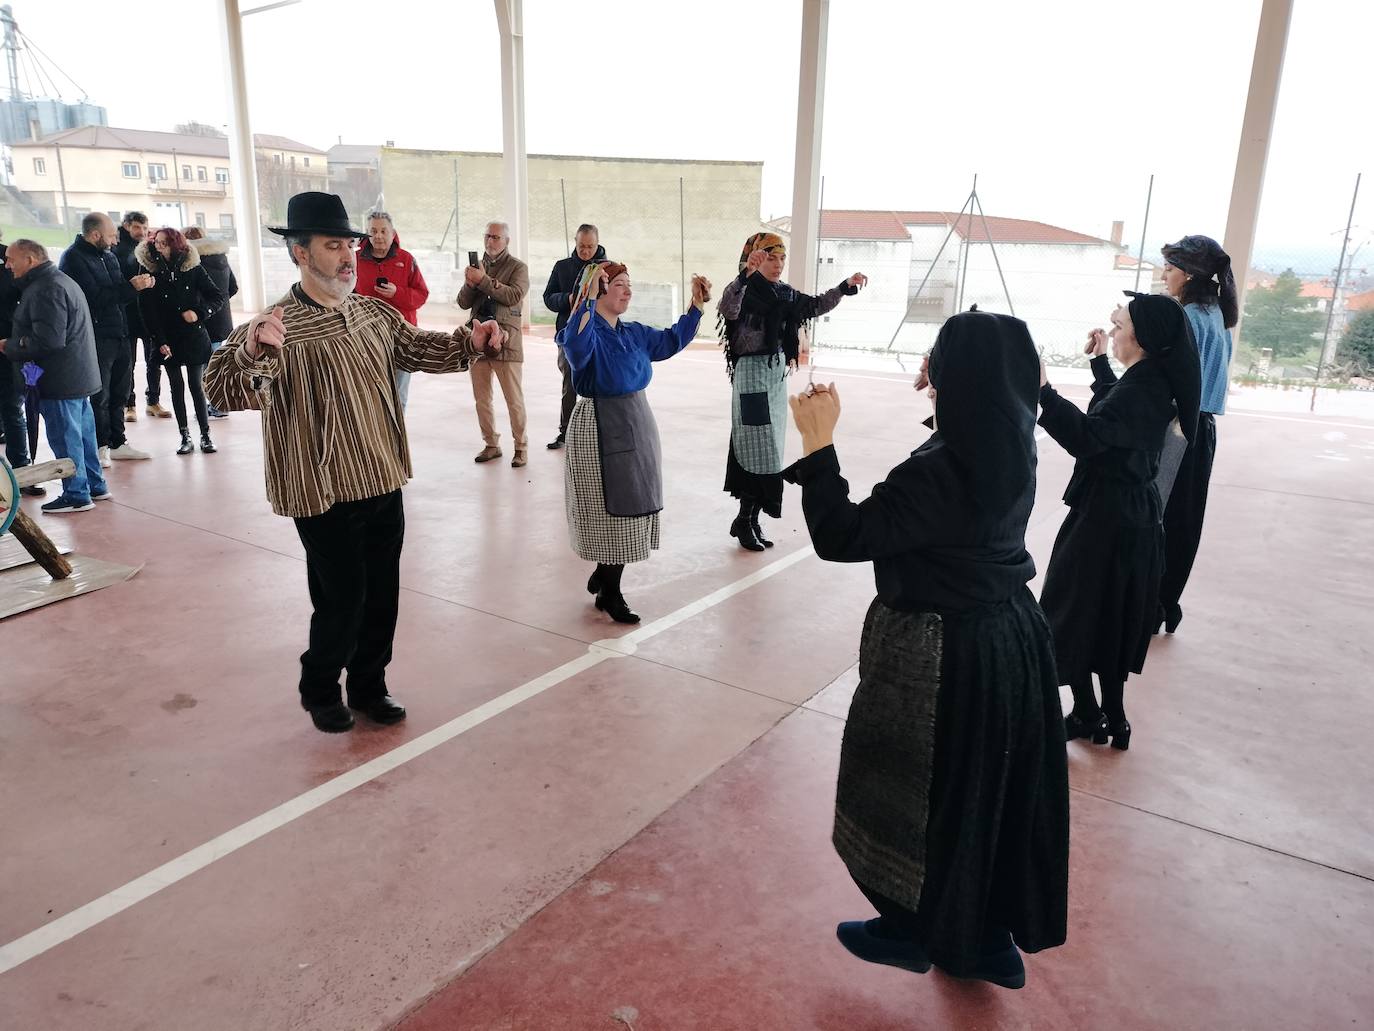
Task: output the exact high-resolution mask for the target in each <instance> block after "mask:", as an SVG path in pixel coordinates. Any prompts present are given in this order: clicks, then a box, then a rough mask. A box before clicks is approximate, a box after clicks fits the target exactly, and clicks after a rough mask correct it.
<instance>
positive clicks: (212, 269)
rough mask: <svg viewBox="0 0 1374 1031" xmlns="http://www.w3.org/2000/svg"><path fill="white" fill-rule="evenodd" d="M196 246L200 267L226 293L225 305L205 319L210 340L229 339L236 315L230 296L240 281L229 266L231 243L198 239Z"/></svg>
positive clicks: (236, 290)
mask: <svg viewBox="0 0 1374 1031" xmlns="http://www.w3.org/2000/svg"><path fill="white" fill-rule="evenodd" d="M194 246H195V248H196V250H197V251H199V252H200V267H201V268H203V269H205V271H206V272H208V273H210V278H211V279H213V280H214V281H215V286H217V287H219V292H220V293H222V294H223V295H224V307H223V308H221V309H220V310H219V311H217V312H215V313H214V314H213V315H211V316H210V317H209V318H208V319H206V320H205V332H207V333H209V334H210V342H211V343H213V344H217V343H220V342H222V341H225V340H228V339H229V334H230V333H232V332H233V331H234V316H233V315H232V314H231V313H230V311H229V298H231V297H233V296H234V295H235V294H237V293H238V292H239V281H238V280H237V279H235V278H234V270H233V269H232V268H230V267H229V245H228V244H227V243H225V242H223V241H222V240H197V241H195V245H194Z"/></svg>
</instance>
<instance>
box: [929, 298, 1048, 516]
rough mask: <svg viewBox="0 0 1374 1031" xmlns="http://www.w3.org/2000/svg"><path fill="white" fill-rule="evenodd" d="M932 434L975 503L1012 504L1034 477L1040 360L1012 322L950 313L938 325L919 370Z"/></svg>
mask: <svg viewBox="0 0 1374 1031" xmlns="http://www.w3.org/2000/svg"><path fill="white" fill-rule="evenodd" d="M927 373H928V375H929V376H930V383H931V385H932V386H933V387H934V388H935V426H936V435H937V436H938V438H939V439H940V440H941V441H943V443H944V445H945V447H946V448H948V449H949V451H950V452H951V453H952V454H953V455H954V457H955V460H956V462H957V464H958V465H959V466H960V467H961V471H962V473H963V474H964V477H965V481H966V482H967V483H968V484H969V487H970V490H971V491H972V493H973V495H974V497H975V498H976V500H977V501H978V502H979V503H980V504H983V505H986V506H988V507H989V508H991V509H993V510H999V509H1004V508H1006V507H1008V506H1010V505H1012V504H1014V503H1015V501H1016V500H1017V498H1019V497H1020V495H1021V493H1022V491H1023V490H1024V489H1025V487H1026V484H1027V483H1028V482H1031V481H1032V480H1033V478H1034V476H1035V416H1036V405H1037V404H1038V403H1039V397H1040V356H1039V355H1038V354H1037V353H1036V350H1035V344H1034V343H1033V342H1032V341H1031V335H1030V330H1028V329H1027V328H1026V324H1025V323H1024V322H1022V321H1021V320H1020V319H1018V318H1013V317H1012V316H1010V315H996V314H993V313H991V312H982V311H969V312H963V313H961V314H959V315H955V316H954V317H952V318H951V319H949V321H947V322H946V323H945V324H944V325H943V326H942V327H941V328H940V335H939V336H938V337H936V339H935V347H934V348H933V349H932V350H931V352H930V365H929V367H928V369H927Z"/></svg>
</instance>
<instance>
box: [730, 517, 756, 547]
mask: <svg viewBox="0 0 1374 1031" xmlns="http://www.w3.org/2000/svg"><path fill="white" fill-rule="evenodd" d="M730 536H731V537H734V538H736V539H737V540H738V541H739V546H740V547H741V548H743V549H745V550H746V551H762V550H763V548H764V544H763V542H762V541H761V540H759V538H758V534H756V533H755V532H754V527H753V526H752V525H750V523H749V520H748V519H747V518H745V517H744V516H737V517H736V518H735V521H734V522H733V523H731V524H730Z"/></svg>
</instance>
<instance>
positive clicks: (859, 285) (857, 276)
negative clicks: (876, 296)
mask: <svg viewBox="0 0 1374 1031" xmlns="http://www.w3.org/2000/svg"><path fill="white" fill-rule="evenodd" d="M845 282H846V283H848V284H849V285H850V286H852V287H855V288H856V289H859V290H862V289H863V288H864V287H866V286H867V285H868V277H867V276H866V275H864V274H863V273H862V272H855V273H854V274H853V275H852V276H850V277H849V278H848V279H846V280H845Z"/></svg>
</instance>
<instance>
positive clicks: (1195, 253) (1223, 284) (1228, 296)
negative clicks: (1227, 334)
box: [1159, 236, 1239, 329]
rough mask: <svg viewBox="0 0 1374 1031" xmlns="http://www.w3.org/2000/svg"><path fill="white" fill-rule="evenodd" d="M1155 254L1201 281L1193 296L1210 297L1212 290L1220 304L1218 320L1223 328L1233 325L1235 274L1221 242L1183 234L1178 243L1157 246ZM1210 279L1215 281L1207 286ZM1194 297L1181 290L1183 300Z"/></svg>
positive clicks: (1199, 298)
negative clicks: (1224, 325)
mask: <svg viewBox="0 0 1374 1031" xmlns="http://www.w3.org/2000/svg"><path fill="white" fill-rule="evenodd" d="M1159 253H1160V254H1162V255H1164V260H1165V261H1167V262H1168V263H1169V264H1170V265H1172V266H1174V268H1178V269H1182V270H1183V271H1184V272H1186V273H1188V275H1190V276H1192V277H1194V278H1195V279H1199V280H1201V281H1202V283H1201V284H1199V285H1200V286H1206V287H1207V289H1206V290H1204V291H1203V292H1202V294H1201V295H1200V296H1199V297H1198V298H1196V299H1198V300H1201V299H1202V298H1203V297H1208V298H1210V297H1211V295H1212V293H1215V295H1216V301H1217V302H1218V303H1220V304H1221V314H1222V319H1223V321H1224V322H1225V324H1226V328H1227V329H1230V328H1231V327H1232V326H1234V325H1235V324H1236V322H1237V320H1238V315H1239V312H1238V302H1237V298H1236V277H1235V274H1234V273H1233V272H1232V271H1231V256H1230V255H1229V254H1227V253H1226V252H1225V251H1224V250H1222V247H1221V244H1219V243H1217V242H1216V241H1215V240H1213V239H1212V238H1211V237H1210V236H1185V237H1184V238H1183V239H1182V240H1179V241H1178V243H1166V244H1165V245H1164V246H1163V247H1161V248H1160V249H1159ZM1212 280H1215V281H1216V286H1215V288H1212V287H1211V282H1212ZM1194 299H1195V298H1193V297H1189V296H1188V292H1187V291H1186V290H1185V292H1184V297H1183V303H1185V304H1187V303H1188V302H1189V301H1192V300H1194ZM1208 303H1210V300H1209V302H1208Z"/></svg>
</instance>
